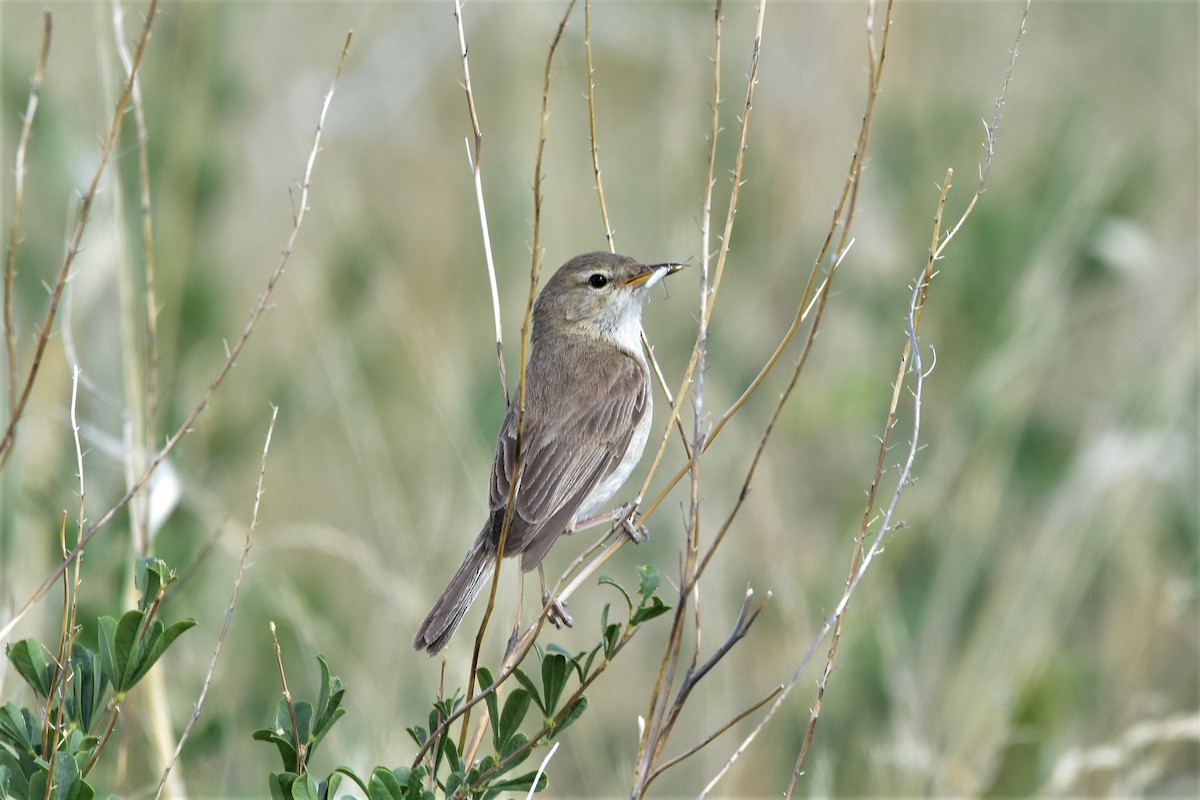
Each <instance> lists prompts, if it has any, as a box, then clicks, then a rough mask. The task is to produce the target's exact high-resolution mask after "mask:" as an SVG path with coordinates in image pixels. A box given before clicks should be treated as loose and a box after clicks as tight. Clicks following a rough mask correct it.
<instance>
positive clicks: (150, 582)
mask: <svg viewBox="0 0 1200 800" xmlns="http://www.w3.org/2000/svg"><path fill="white" fill-rule="evenodd" d="M177 579H178V578H177V576H176V575H175V572H174V571H173V570H171V569H170V568H169V567H167V563H166V562H165V561H163V560H162V559H161V558H156V557H154V556H146V557H144V558H139V559H138V562H137V570H136V571H135V572H134V579H133V584H134V586H136V587H137V590H138V592H139V593H140V594H141V597H139V598H138V609H139V610H140V611H142V612H148V611H149V610H150V608H151V607H152V606H153V605H154V602H155V601H156V600H158V598H160V597H162V595H163V593H164V592H165V591H166V590H167V587H168V586H170V585H171V584H172V583H174V582H175V581H176V580H177Z"/></svg>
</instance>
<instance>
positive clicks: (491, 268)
mask: <svg viewBox="0 0 1200 800" xmlns="http://www.w3.org/2000/svg"><path fill="white" fill-rule="evenodd" d="M454 22H455V25H456V26H457V27H458V46H459V50H460V52H461V53H462V64H463V82H462V87H463V91H464V92H466V95H467V113H468V114H469V115H470V117H471V134H472V137H473V138H474V142H475V145H474V148H472V146H471V142H470V141H469V140H468V142H467V161H468V163H469V164H470V166H471V178H472V179H473V180H474V183H475V205H476V206H477V207H478V209H479V227H480V229H481V230H482V232H483V255H484V257H485V258H486V259H487V273H488V284H489V286H490V288H491V291H492V319H494V320H495V323H496V360H497V362H498V363H499V366H500V390H501V391H502V392H503V393H504V405H505V407H507V406H508V401H509V396H508V376H507V374H506V371H505V367H504V331H503V328H502V326H501V324H500V291H499V289H497V287H496V262H495V259H494V258H493V257H492V236H491V233H490V232H489V229H488V221H487V208H486V206H485V205H484V203H483V172H482V169H483V162H482V159H483V130H482V128H480V126H479V114H478V112H476V110H475V94H474V92H473V91H472V90H471V64H470V61H468V59H467V34H466V31H465V30H464V29H463V20H462V0H454Z"/></svg>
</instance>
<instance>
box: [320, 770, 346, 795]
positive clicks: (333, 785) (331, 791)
mask: <svg viewBox="0 0 1200 800" xmlns="http://www.w3.org/2000/svg"><path fill="white" fill-rule="evenodd" d="M341 785H342V776H341V773H338V772H331V773H329V777H328V778H326V779H325V780H323V781H321V784H320V785H319V786H318V787H317V789H318V790H319V792H318V793H319V795H320V800H333V798H335V797H337V790H338V787H339V786H341Z"/></svg>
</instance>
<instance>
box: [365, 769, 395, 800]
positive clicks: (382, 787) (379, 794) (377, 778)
mask: <svg viewBox="0 0 1200 800" xmlns="http://www.w3.org/2000/svg"><path fill="white" fill-rule="evenodd" d="M367 797H368V798H370V800H402V798H403V797H404V784H403V783H402V782H401V781H400V779H399V778H398V777H397V776H396V773H394V772H392V771H391V770H390V769H387V768H386V767H376V768H375V769H374V770H373V771H372V772H371V778H370V780H368V781H367Z"/></svg>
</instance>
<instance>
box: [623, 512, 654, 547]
mask: <svg viewBox="0 0 1200 800" xmlns="http://www.w3.org/2000/svg"><path fill="white" fill-rule="evenodd" d="M634 509H635V506H634V504H633V503H626V504H625V505H623V506H621V507H620V508H618V509H617V510H616V512H615V513H614V516H615V517H616V518H618V519H619V520H620V523H621V530H622V531H623V532H624V533H625V535H626V536H628V537H629V540H630V541H631V542H633V543H634V544H641V543H642V542H644V541H646V540H647V539H649V538H650V532H649V531H647V530H646V527H645V526H644V525H634V524H633V511H634Z"/></svg>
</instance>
